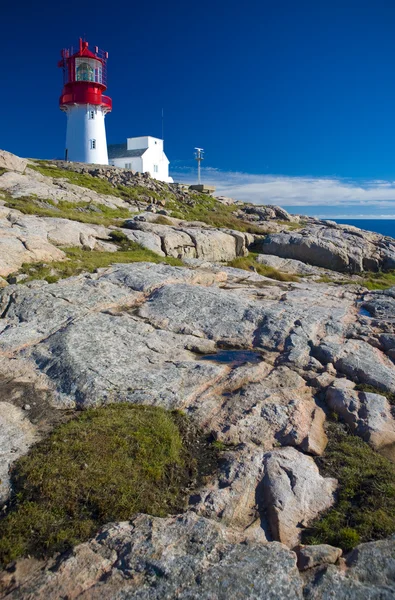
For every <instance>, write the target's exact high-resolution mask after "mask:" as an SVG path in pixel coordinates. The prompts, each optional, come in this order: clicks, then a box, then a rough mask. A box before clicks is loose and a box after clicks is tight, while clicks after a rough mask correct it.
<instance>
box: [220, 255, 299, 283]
mask: <svg viewBox="0 0 395 600" xmlns="http://www.w3.org/2000/svg"><path fill="white" fill-rule="evenodd" d="M256 256H257V254H255V253H253V252H250V254H249V255H248V256H243V257H239V258H234V259H233V260H231V261H230V262H228V267H234V268H235V269H243V270H244V271H252V270H253V269H256V272H257V273H259V275H264V276H265V277H270V278H271V279H276V280H277V281H299V277H298V276H297V275H291V274H289V273H282V272H281V271H278V270H277V269H274V268H273V267H268V266H266V265H262V264H261V263H259V262H257V260H256Z"/></svg>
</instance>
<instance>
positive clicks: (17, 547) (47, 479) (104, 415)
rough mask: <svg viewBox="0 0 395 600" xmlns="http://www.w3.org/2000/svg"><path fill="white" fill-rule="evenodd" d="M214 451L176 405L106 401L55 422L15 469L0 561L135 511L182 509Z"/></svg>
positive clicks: (88, 532) (71, 539) (1, 526)
mask: <svg viewBox="0 0 395 600" xmlns="http://www.w3.org/2000/svg"><path fill="white" fill-rule="evenodd" d="M202 458H204V459H205V462H206V463H208V464H209V465H210V467H209V470H213V469H214V468H215V466H216V464H217V451H216V450H215V448H213V447H212V446H210V444H209V443H208V441H207V440H206V439H205V438H204V437H203V435H202V434H201V433H199V431H198V430H196V428H195V427H193V426H192V425H191V424H190V422H189V421H188V420H187V419H186V417H183V416H182V415H180V414H179V413H178V412H177V413H170V412H168V411H165V410H163V409H161V408H157V407H149V406H134V405H130V404H118V405H111V406H108V407H105V408H98V409H91V410H87V411H85V412H84V413H83V414H81V415H80V416H78V417H77V418H75V419H73V420H71V421H69V422H68V423H66V424H63V425H61V426H59V427H58V428H56V429H55V430H54V431H53V433H52V434H51V435H50V436H49V437H48V438H47V439H46V440H44V441H42V442H40V443H39V444H37V445H36V446H35V447H34V448H33V449H32V450H31V452H30V453H29V454H28V455H26V456H24V457H23V458H21V459H19V460H18V461H17V463H16V465H15V467H14V469H13V473H12V475H13V483H14V489H15V497H14V499H13V502H12V503H11V508H10V509H9V511H8V513H7V514H6V515H5V516H3V517H2V518H1V520H0V562H1V563H2V564H3V565H4V564H7V563H8V562H10V561H11V560H14V559H15V558H17V557H19V556H25V555H28V554H30V555H34V556H43V555H46V554H50V553H53V552H55V551H64V550H67V549H68V548H70V547H72V546H74V545H75V544H77V543H80V542H82V541H84V540H86V539H88V538H89V537H91V536H92V535H94V534H95V533H96V532H97V530H98V529H99V528H100V526H101V525H103V524H104V523H108V522H112V521H124V520H128V519H130V518H131V517H132V516H133V515H134V514H136V513H137V512H143V513H148V514H152V515H157V516H165V515H167V514H168V513H177V512H179V511H181V510H182V509H183V508H184V503H185V500H186V495H187V491H188V490H189V489H190V488H191V487H193V486H194V485H196V484H197V483H199V482H200V481H201V479H202V477H204V476H205V475H207V474H208V469H207V467H206V466H205V465H204V464H203V462H202Z"/></svg>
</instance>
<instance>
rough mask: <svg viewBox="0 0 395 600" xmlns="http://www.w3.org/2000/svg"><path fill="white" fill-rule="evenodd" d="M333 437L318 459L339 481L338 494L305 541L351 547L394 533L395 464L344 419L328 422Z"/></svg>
mask: <svg viewBox="0 0 395 600" xmlns="http://www.w3.org/2000/svg"><path fill="white" fill-rule="evenodd" d="M327 433H328V437H329V443H328V446H327V448H326V450H325V453H324V455H323V456H322V457H318V458H317V459H316V461H317V464H318V465H319V467H320V471H321V474H322V475H324V476H326V477H335V478H336V479H338V481H339V489H338V497H337V502H336V504H335V506H333V507H332V508H331V509H330V510H329V511H327V512H326V513H325V514H324V515H322V516H321V517H319V518H318V519H316V520H315V521H314V522H313V523H312V525H311V527H310V528H309V529H307V530H306V531H305V535H304V539H303V543H305V544H331V545H332V546H338V547H340V548H343V550H345V551H348V550H351V549H352V548H354V547H355V546H356V545H357V544H359V543H361V542H369V541H372V540H378V539H382V538H385V537H388V536H389V535H391V534H393V533H395V465H394V464H393V463H392V462H390V461H389V460H388V459H386V458H385V457H384V456H381V455H380V454H378V453H377V452H375V451H374V450H372V448H370V446H369V445H368V444H367V443H366V442H364V441H363V440H361V439H360V438H359V437H357V436H355V435H351V434H349V433H348V432H347V431H346V429H345V428H344V427H343V426H342V425H340V424H339V423H329V424H328V428H327Z"/></svg>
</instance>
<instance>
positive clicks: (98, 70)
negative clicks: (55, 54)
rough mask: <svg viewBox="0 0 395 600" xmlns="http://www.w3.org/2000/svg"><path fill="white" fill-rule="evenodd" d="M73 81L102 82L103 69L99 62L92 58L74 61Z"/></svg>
mask: <svg viewBox="0 0 395 600" xmlns="http://www.w3.org/2000/svg"><path fill="white" fill-rule="evenodd" d="M75 81H92V82H95V83H102V82H103V67H102V63H101V62H100V61H99V60H95V59H94V58H85V57H84V58H82V57H81V58H76V59H75Z"/></svg>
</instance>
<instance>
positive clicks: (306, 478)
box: [263, 447, 337, 548]
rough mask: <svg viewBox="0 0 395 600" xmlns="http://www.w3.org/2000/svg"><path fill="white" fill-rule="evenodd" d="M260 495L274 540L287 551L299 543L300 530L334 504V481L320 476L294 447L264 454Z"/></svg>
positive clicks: (310, 460)
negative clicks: (282, 544)
mask: <svg viewBox="0 0 395 600" xmlns="http://www.w3.org/2000/svg"><path fill="white" fill-rule="evenodd" d="M264 461H265V476H264V480H263V494H264V499H265V506H266V510H267V515H268V519H269V525H270V529H271V532H272V535H273V537H274V539H275V540H278V541H280V542H283V543H284V544H286V545H287V546H290V547H291V548H292V547H294V546H296V545H297V544H298V543H299V541H300V533H301V530H302V528H303V527H306V526H308V525H309V523H310V522H311V521H312V520H313V519H315V518H316V517H317V516H318V515H319V514H320V513H321V512H323V511H325V510H327V509H328V508H330V507H331V506H332V505H333V503H334V501H335V498H334V492H335V490H336V488H337V480H336V479H332V478H328V477H322V476H321V475H320V474H319V471H318V467H317V466H316V464H315V462H314V460H313V459H312V458H310V457H309V456H306V455H305V454H302V453H301V452H299V451H298V450H296V449H295V448H289V447H288V448H282V449H278V450H273V451H271V452H268V453H267V454H266V455H265V457H264Z"/></svg>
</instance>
